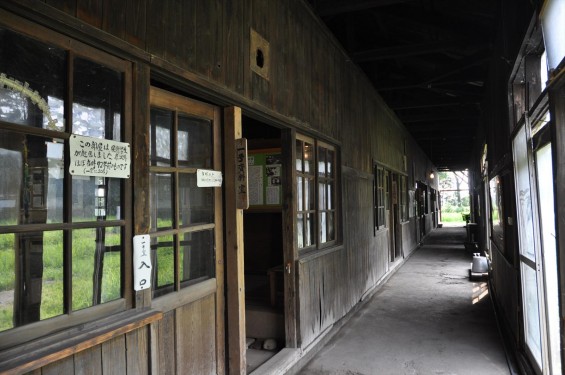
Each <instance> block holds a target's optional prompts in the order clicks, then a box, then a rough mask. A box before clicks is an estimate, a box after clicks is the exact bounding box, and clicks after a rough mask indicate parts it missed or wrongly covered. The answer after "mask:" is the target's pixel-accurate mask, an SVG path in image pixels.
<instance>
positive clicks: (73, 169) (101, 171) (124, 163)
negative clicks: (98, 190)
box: [69, 134, 130, 178]
mask: <svg viewBox="0 0 565 375" xmlns="http://www.w3.org/2000/svg"><path fill="white" fill-rule="evenodd" d="M69 148H70V156H71V162H70V164H69V172H70V174H72V175H77V176H102V177H117V178H129V175H130V146H129V143H124V142H116V141H111V140H108V139H100V138H92V137H83V136H82V135H76V134H73V135H71V137H70V138H69Z"/></svg>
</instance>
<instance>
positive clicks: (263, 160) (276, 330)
mask: <svg viewBox="0 0 565 375" xmlns="http://www.w3.org/2000/svg"><path fill="white" fill-rule="evenodd" d="M242 129H243V137H245V138H246V139H247V144H248V168H249V172H248V174H249V203H250V205H249V209H248V210H245V211H244V216H243V226H244V249H245V250H244V275H245V276H244V277H245V315H246V338H247V340H246V344H247V372H248V373H249V372H251V371H253V370H254V369H255V368H257V367H258V366H260V365H261V364H263V363H264V362H266V361H267V360H268V359H270V358H271V357H272V356H274V355H275V354H276V353H277V352H278V351H280V350H281V349H282V348H283V347H285V316H284V311H285V309H284V272H283V269H284V267H283V264H284V256H283V244H284V242H283V241H284V238H283V223H282V214H283V211H282V199H283V186H282V170H283V168H284V167H285V166H284V165H283V159H282V157H281V156H282V143H281V129H279V128H276V127H273V126H270V125H267V124H265V123H262V122H260V121H258V120H255V119H253V118H250V117H247V116H243V118H242Z"/></svg>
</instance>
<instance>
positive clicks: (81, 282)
mask: <svg viewBox="0 0 565 375" xmlns="http://www.w3.org/2000/svg"><path fill="white" fill-rule="evenodd" d="M121 243H122V240H121V230H120V227H113V228H88V229H77V230H74V231H73V241H72V244H73V249H72V254H73V256H72V264H73V266H72V272H73V277H72V286H73V289H72V290H73V296H72V300H73V310H80V309H84V308H86V307H90V306H93V305H97V304H99V303H105V302H108V301H112V300H115V299H118V298H120V296H121Z"/></svg>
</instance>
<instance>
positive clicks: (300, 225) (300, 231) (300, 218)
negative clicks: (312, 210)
mask: <svg viewBox="0 0 565 375" xmlns="http://www.w3.org/2000/svg"><path fill="white" fill-rule="evenodd" d="M296 238H297V240H298V244H297V246H298V248H302V247H304V215H303V214H298V215H297V218H296Z"/></svg>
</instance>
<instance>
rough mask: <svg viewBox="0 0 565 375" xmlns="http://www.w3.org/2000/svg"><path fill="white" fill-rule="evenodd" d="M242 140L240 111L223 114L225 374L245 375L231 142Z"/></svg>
mask: <svg viewBox="0 0 565 375" xmlns="http://www.w3.org/2000/svg"><path fill="white" fill-rule="evenodd" d="M241 137H242V130H241V108H238V107H229V108H226V109H225V110H224V158H225V159H224V162H225V163H224V165H225V170H224V176H225V179H224V181H225V214H226V228H225V232H226V265H225V266H226V267H225V269H226V285H227V316H228V318H227V324H228V368H229V374H230V375H233V374H242V375H244V374H246V372H247V369H246V367H247V366H246V356H245V354H246V342H245V341H246V340H245V285H244V281H245V279H244V275H243V273H244V268H243V251H244V247H243V210H241V209H238V208H236V199H237V194H236V186H235V182H236V176H235V172H236V158H235V156H236V150H235V140H236V139H238V138H241Z"/></svg>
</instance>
